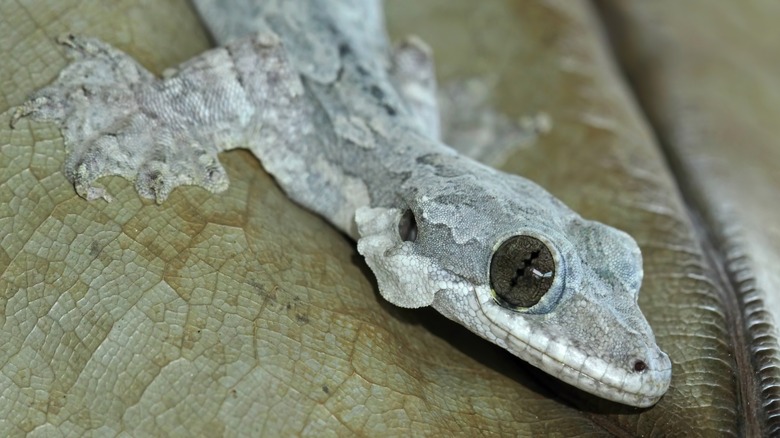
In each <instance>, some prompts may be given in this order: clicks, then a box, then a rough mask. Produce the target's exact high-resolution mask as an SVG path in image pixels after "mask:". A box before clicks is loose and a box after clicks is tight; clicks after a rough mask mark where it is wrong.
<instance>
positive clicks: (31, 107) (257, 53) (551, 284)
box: [12, 0, 671, 407]
mask: <svg viewBox="0 0 780 438" xmlns="http://www.w3.org/2000/svg"><path fill="white" fill-rule="evenodd" d="M194 3H195V5H196V7H197V9H198V10H199V12H200V14H201V17H202V18H203V20H204V23H205V24H206V26H207V27H208V28H209V30H210V31H211V33H212V35H213V36H214V38H215V39H216V41H217V42H218V43H219V44H222V46H221V47H218V48H215V49H212V50H209V51H207V52H205V53H203V54H201V55H199V56H197V57H195V58H193V59H191V60H189V61H187V62H185V63H183V64H181V65H180V66H179V67H178V68H177V69H175V70H170V71H167V72H166V73H164V74H163V77H162V78H160V79H158V78H156V77H154V75H152V74H151V73H150V72H148V71H147V70H145V69H144V68H143V67H142V66H140V65H139V64H138V63H137V62H135V60H133V59H132V58H131V57H130V56H129V55H126V54H125V53H123V52H121V51H119V50H117V49H115V48H113V47H111V46H109V45H108V44H105V43H103V42H101V41H99V40H96V39H91V38H84V37H76V36H66V37H64V38H61V42H62V43H63V44H65V45H66V46H68V48H69V53H70V55H71V56H72V57H73V58H74V60H73V62H72V63H71V64H70V65H69V66H67V67H66V68H65V69H64V70H63V71H62V72H61V73H60V75H59V77H58V79H57V80H56V81H55V82H54V83H52V84H51V85H49V86H47V87H45V88H44V89H42V90H40V91H38V92H37V93H35V94H34V95H33V96H32V97H31V99H30V101H28V102H27V103H25V104H23V105H22V106H20V107H19V108H17V111H16V113H15V115H14V117H13V118H12V124H13V123H15V122H17V121H18V120H19V119H20V118H22V117H27V116H29V117H32V118H33V119H37V120H48V121H55V122H56V123H57V124H58V125H59V126H60V128H61V130H62V133H63V137H64V140H65V144H66V147H67V149H68V155H67V158H66V163H65V174H66V176H67V177H68V178H69V179H70V180H71V181H72V182H73V184H74V186H75V188H76V190H77V192H78V193H79V194H80V195H81V196H83V197H85V198H86V199H89V200H93V199H97V198H104V199H106V200H110V196H109V194H108V193H106V192H105V190H104V189H102V188H100V187H98V186H96V185H94V183H95V181H96V180H97V179H98V178H100V177H101V176H105V175H121V176H123V177H125V178H128V179H130V180H133V181H135V185H136V188H137V191H138V192H139V194H140V195H141V196H144V197H146V198H151V199H155V200H156V201H157V202H163V201H164V200H165V199H166V197H167V196H168V195H169V193H170V192H171V190H173V189H174V188H175V187H177V186H179V185H183V184H194V185H198V186H201V187H204V188H206V189H208V190H210V191H212V192H219V191H222V190H224V189H226V188H227V185H228V180H227V175H226V172H225V170H224V169H223V168H222V166H221V165H220V163H219V161H218V159H217V154H218V153H219V152H220V151H224V150H229V149H233V148H238V147H242V148H249V149H250V150H251V151H252V152H253V153H254V155H256V156H257V158H258V159H259V160H260V161H261V162H262V164H263V167H264V168H265V169H266V170H267V171H268V172H269V173H270V174H272V175H273V176H274V177H275V179H276V181H277V182H278V184H279V186H281V188H282V189H283V190H284V191H285V192H286V193H287V195H289V197H290V198H291V199H293V200H294V201H295V202H297V203H299V204H301V205H303V206H305V207H306V208H308V209H311V210H312V211H315V212H317V213H318V214H320V215H322V216H323V217H324V218H326V219H327V220H328V221H330V222H331V223H332V224H333V225H334V226H335V227H337V228H338V229H340V230H342V231H343V232H345V233H347V234H348V235H350V236H351V237H352V238H354V239H355V240H357V247H358V251H359V252H360V254H362V255H363V256H364V257H365V260H366V263H367V264H368V266H369V267H370V268H371V270H372V271H373V273H374V274H375V275H376V279H377V282H378V285H379V291H380V293H381V295H382V296H383V297H384V298H385V299H386V300H387V301H389V302H391V303H393V304H395V305H397V306H400V307H406V308H419V307H424V306H433V307H434V308H435V309H436V310H438V311H439V312H440V313H441V314H443V315H444V316H446V317H447V318H450V319H452V320H454V321H456V322H458V323H460V324H462V325H463V326H465V327H467V328H468V329H469V330H471V331H472V332H474V333H476V334H477V335H479V336H481V337H482V338H484V339H487V340H488V341H490V342H493V343H495V344H497V345H499V346H500V347H502V348H504V349H506V350H508V351H510V352H511V353H513V354H515V355H516V356H518V357H520V358H521V359H523V360H525V361H527V362H529V363H530V364H532V365H534V366H536V367H539V368H540V369H542V370H544V371H545V372H547V373H549V374H551V375H553V376H555V377H557V378H559V379H561V380H563V381H565V382H567V383H569V384H571V385H574V386H576V387H578V388H580V389H582V390H584V391H587V392H590V393H593V394H595V395H598V396H600V397H603V398H606V399H609V400H613V401H617V402H620V403H624V404H628V405H633V406H639V407H645V406H650V405H653V404H655V403H656V402H657V401H658V400H659V399H660V397H661V396H662V395H663V394H664V393H665V392H666V390H667V388H668V387H669V383H670V380H671V362H670V360H669V357H668V356H667V355H666V354H665V353H663V352H662V351H661V350H660V349H659V348H658V346H657V345H656V342H655V337H654V335H653V332H652V330H651V328H650V326H649V324H648V323H647V321H646V319H645V318H644V316H643V315H642V313H641V311H640V309H639V307H638V305H637V294H638V292H639V288H640V285H641V282H642V275H643V271H642V256H641V253H640V250H639V247H638V246H637V244H636V243H635V241H634V240H633V239H632V238H631V237H630V236H629V235H628V234H626V233H624V232H622V231H618V230H616V229H614V228H611V227H609V226H606V225H603V224H601V223H597V222H593V221H588V220H585V219H583V218H582V217H580V216H579V215H578V214H576V213H575V212H573V211H572V210H570V209H569V208H568V207H566V206H565V205H564V204H563V203H561V202H560V201H559V200H558V199H556V198H555V197H553V196H552V195H550V194H549V193H548V192H546V191H545V190H544V189H542V188H541V187H539V186H538V185H536V184H534V183H532V182H531V181H529V180H527V179H524V178H521V177H519V176H516V175H510V174H506V173H502V172H500V171H497V170H495V169H493V168H490V167H488V166H485V165H483V164H480V163H478V162H476V161H474V160H471V159H469V158H467V157H464V156H462V155H459V154H458V153H457V152H455V151H454V150H453V149H451V148H450V147H448V146H446V145H444V144H443V143H442V142H441V140H440V139H439V132H438V131H439V126H438V109H437V107H436V99H435V80H434V73H433V63H432V60H431V56H430V52H429V50H428V49H427V47H426V46H425V45H424V44H423V43H422V42H420V41H419V40H415V39H411V40H408V41H407V42H406V43H405V44H403V45H401V46H400V47H399V48H397V49H396V50H395V51H393V50H391V48H390V45H389V43H388V39H387V36H386V32H385V30H384V23H383V15H382V4H381V2H380V1H379V0H265V1H256V0H235V1H232V2H226V1H215V0H196V1H195V2H194Z"/></svg>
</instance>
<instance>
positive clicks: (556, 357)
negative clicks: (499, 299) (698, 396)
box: [479, 300, 672, 407]
mask: <svg viewBox="0 0 780 438" xmlns="http://www.w3.org/2000/svg"><path fill="white" fill-rule="evenodd" d="M483 306H495V308H496V310H498V311H499V312H504V310H503V309H500V307H499V306H498V305H497V304H495V303H494V302H493V301H492V300H491V301H490V302H485V303H482V305H480V306H479V309H480V310H481V312H480V313H482V318H480V319H483V321H485V322H488V323H489V324H490V326H491V327H507V326H508V325H507V324H506V321H501V320H500V319H502V318H501V317H499V318H498V319H496V318H495V317H491V315H489V314H488V313H492V312H485V311H484V307H483ZM498 315H502V314H501V313H498ZM498 315H496V316H498ZM512 324H513V326H514V329H513V330H512V331H506V330H505V329H503V330H502V332H505V333H506V335H505V336H503V337H495V335H496V334H495V333H490V335H489V337H490V338H492V339H491V340H492V341H493V342H495V343H497V344H499V345H501V344H504V345H501V346H502V347H503V348H506V349H507V350H508V351H510V352H511V353H512V354H514V355H515V356H517V357H519V358H521V359H523V360H524V361H526V362H528V363H530V364H531V365H533V366H535V367H537V368H539V369H541V370H543V371H545V372H546V373H548V374H550V375H552V376H553V377H556V378H558V379H560V380H562V381H564V382H566V383H568V384H570V385H573V386H576V387H578V388H580V389H582V390H584V391H586V392H589V393H591V394H594V395H597V396H599V397H602V398H605V399H608V400H612V401H615V402H618V403H623V404H627V405H631V406H636V407H649V406H652V405H654V404H655V403H656V402H658V400H659V399H660V398H661V396H663V394H664V393H665V392H666V391H667V389H668V388H669V383H670V380H671V372H672V367H671V361H670V360H669V357H668V356H667V355H666V354H665V353H663V352H662V351H660V349H658V348H657V347H655V348H653V347H646V348H645V349H644V350H645V351H643V352H642V353H640V354H635V355H634V356H635V359H633V360H631V361H630V363H626V364H611V363H609V362H607V361H605V360H604V359H601V358H598V357H595V356H588V355H587V354H586V353H584V352H583V351H581V350H579V349H576V347H575V346H573V345H569V344H567V343H565V342H562V341H561V340H560V339H554V338H552V337H550V336H548V335H546V334H545V333H543V331H541V330H533V329H532V328H531V326H530V324H528V323H527V322H526V321H523V320H522V319H519V318H515V319H514V320H513V321H512ZM518 332H519V333H521V334H522V337H521V336H518V334H517V333H518ZM482 336H483V337H486V336H485V335H484V334H483V335H482ZM638 361H639V362H641V363H642V364H643V365H638Z"/></svg>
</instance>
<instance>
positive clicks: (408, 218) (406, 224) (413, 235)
mask: <svg viewBox="0 0 780 438" xmlns="http://www.w3.org/2000/svg"><path fill="white" fill-rule="evenodd" d="M398 234H399V235H400V236H401V240H403V241H404V242H414V241H415V240H417V220H416V219H415V218H414V213H412V210H411V209H408V210H406V211H405V212H404V214H403V215H402V216H401V220H400V221H398Z"/></svg>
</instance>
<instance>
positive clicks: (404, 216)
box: [355, 207, 440, 308]
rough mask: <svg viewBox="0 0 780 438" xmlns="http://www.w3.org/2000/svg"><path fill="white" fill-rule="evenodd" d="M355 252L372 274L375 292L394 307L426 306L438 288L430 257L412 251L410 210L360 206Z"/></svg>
mask: <svg viewBox="0 0 780 438" xmlns="http://www.w3.org/2000/svg"><path fill="white" fill-rule="evenodd" d="M355 223H356V224H357V227H358V234H359V235H360V238H359V239H358V252H359V253H360V254H361V255H363V257H365V259H366V263H367V264H368V266H369V268H371V271H372V272H373V273H374V275H375V276H376V281H377V284H378V285H379V293H380V294H381V295H382V297H384V298H385V299H386V300H387V301H389V302H390V303H392V304H394V305H396V306H398V307H406V308H417V307H425V306H430V305H431V304H432V303H433V299H434V296H435V295H436V292H437V291H438V290H439V289H440V288H439V287H438V282H437V281H436V278H437V275H436V272H437V269H436V267H435V265H434V264H433V263H432V261H431V260H430V259H429V258H427V257H424V256H421V255H419V254H417V253H416V252H415V247H414V245H415V244H414V240H415V238H414V237H416V234H417V225H416V222H415V220H414V215H413V214H411V210H407V211H403V210H400V209H397V208H370V207H361V208H359V209H358V210H357V211H356V212H355Z"/></svg>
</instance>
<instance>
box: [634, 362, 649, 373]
mask: <svg viewBox="0 0 780 438" xmlns="http://www.w3.org/2000/svg"><path fill="white" fill-rule="evenodd" d="M646 369H647V364H646V363H645V361H643V360H637V361H636V362H634V372H635V373H641V372H644V371H645V370H646Z"/></svg>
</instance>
